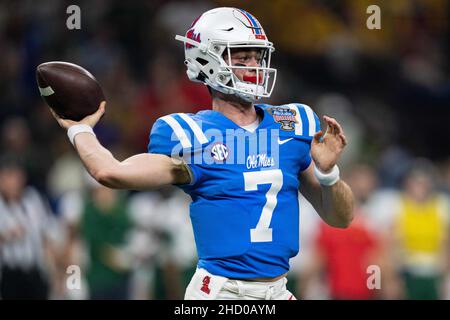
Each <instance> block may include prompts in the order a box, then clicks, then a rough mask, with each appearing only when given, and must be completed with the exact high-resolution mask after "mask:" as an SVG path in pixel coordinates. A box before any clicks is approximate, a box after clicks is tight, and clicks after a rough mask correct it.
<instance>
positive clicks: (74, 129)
mask: <svg viewBox="0 0 450 320" xmlns="http://www.w3.org/2000/svg"><path fill="white" fill-rule="evenodd" d="M82 132H87V133H90V134H92V135H93V136H94V137H95V133H94V130H92V127H91V126H89V125H87V124H76V125H73V126H71V127H70V128H69V130H67V136H68V137H69V140H70V143H72V145H75V144H74V143H75V141H74V140H75V136H76V135H77V134H79V133H82Z"/></svg>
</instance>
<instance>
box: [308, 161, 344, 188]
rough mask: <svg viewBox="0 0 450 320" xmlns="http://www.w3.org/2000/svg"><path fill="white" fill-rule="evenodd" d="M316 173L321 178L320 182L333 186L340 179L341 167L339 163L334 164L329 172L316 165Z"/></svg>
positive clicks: (318, 178)
mask: <svg viewBox="0 0 450 320" xmlns="http://www.w3.org/2000/svg"><path fill="white" fill-rule="evenodd" d="M314 174H315V175H316V178H317V180H319V183H320V184H321V185H323V186H332V185H333V184H335V183H336V182H338V181H339V167H338V166H337V165H334V167H333V169H331V171H330V172H329V173H323V172H321V171H320V170H319V169H318V168H317V167H316V166H315V165H314Z"/></svg>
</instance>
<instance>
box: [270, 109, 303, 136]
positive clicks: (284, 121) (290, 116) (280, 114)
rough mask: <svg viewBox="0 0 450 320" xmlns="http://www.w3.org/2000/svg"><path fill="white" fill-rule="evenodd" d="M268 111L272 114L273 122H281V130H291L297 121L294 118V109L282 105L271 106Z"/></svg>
mask: <svg viewBox="0 0 450 320" xmlns="http://www.w3.org/2000/svg"><path fill="white" fill-rule="evenodd" d="M268 111H269V112H270V114H271V115H272V116H273V119H274V120H275V122H277V123H279V124H281V127H280V129H281V130H285V131H292V130H294V129H295V127H294V125H295V123H297V120H296V119H295V115H296V111H295V110H292V109H289V108H283V107H273V108H269V109H268Z"/></svg>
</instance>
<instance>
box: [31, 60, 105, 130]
mask: <svg viewBox="0 0 450 320" xmlns="http://www.w3.org/2000/svg"><path fill="white" fill-rule="evenodd" d="M36 80H37V84H38V88H39V92H40V94H41V97H42V98H43V99H44V101H45V102H46V103H47V104H48V105H49V107H50V108H52V109H53V111H55V112H56V114H58V115H59V116H60V117H61V118H64V119H70V120H74V121H80V120H81V119H83V118H84V117H86V116H87V115H90V114H92V113H94V112H95V111H97V109H98V107H99V105H100V103H101V102H102V101H104V100H105V96H104V94H103V90H102V88H101V87H100V85H99V83H98V82H97V80H96V79H95V77H94V76H93V75H92V74H91V73H90V72H89V71H87V70H86V69H84V68H82V67H80V66H78V65H76V64H73V63H68V62H62V61H52V62H46V63H42V64H40V65H39V66H38V67H37V68H36Z"/></svg>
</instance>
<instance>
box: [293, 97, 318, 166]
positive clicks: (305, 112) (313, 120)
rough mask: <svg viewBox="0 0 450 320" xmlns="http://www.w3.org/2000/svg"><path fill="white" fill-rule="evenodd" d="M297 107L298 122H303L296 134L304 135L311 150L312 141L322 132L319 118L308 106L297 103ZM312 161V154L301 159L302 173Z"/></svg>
mask: <svg viewBox="0 0 450 320" xmlns="http://www.w3.org/2000/svg"><path fill="white" fill-rule="evenodd" d="M295 106H296V107H297V110H298V113H299V115H298V120H297V121H300V122H301V123H300V124H299V127H300V128H296V134H300V135H302V136H303V137H304V138H305V140H306V141H307V142H308V144H309V146H310V148H311V141H312V139H313V137H314V135H315V134H316V133H317V132H319V131H320V130H321V128H320V120H319V117H318V116H317V114H316V113H315V112H314V111H313V110H312V109H311V107H310V106H308V105H306V104H300V103H296V104H295ZM311 161H312V158H311V153H310V152H308V153H307V154H306V155H305V156H304V157H303V158H302V159H301V163H300V172H301V171H304V170H306V169H307V168H308V167H309V165H310V164H311Z"/></svg>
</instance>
